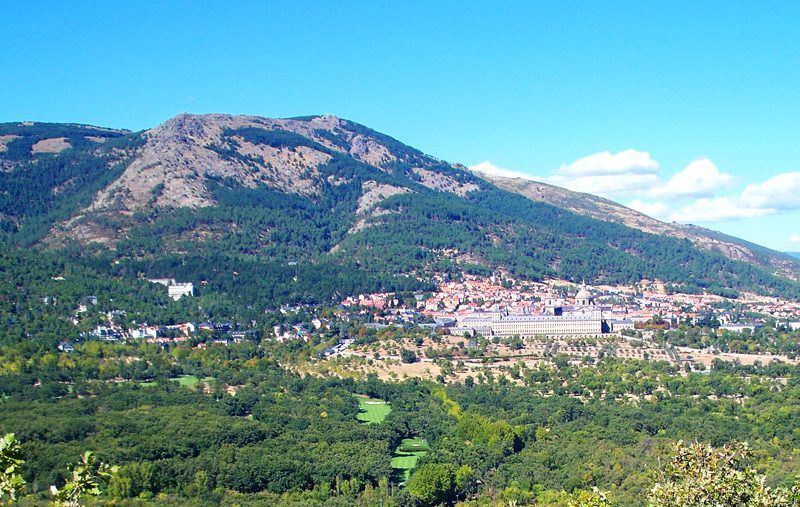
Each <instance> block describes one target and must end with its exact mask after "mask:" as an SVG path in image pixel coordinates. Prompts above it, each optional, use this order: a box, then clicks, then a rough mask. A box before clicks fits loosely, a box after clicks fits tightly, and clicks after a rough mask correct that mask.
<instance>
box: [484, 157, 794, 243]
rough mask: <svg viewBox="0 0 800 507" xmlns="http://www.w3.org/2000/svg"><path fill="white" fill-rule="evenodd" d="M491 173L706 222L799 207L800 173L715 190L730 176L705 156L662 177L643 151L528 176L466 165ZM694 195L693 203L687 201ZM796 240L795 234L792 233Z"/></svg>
mask: <svg viewBox="0 0 800 507" xmlns="http://www.w3.org/2000/svg"><path fill="white" fill-rule="evenodd" d="M470 169H472V170H475V171H481V172H484V173H487V174H491V175H497V176H505V177H509V178H525V179H529V180H535V181H542V182H545V183H550V184H552V185H557V186H560V187H564V188H568V189H570V190H574V191H576V192H586V193H589V194H593V195H599V196H603V197H608V198H611V199H618V200H619V199H628V200H629V202H628V206H629V207H630V208H633V209H635V210H637V211H640V212H642V213H644V214H646V215H649V216H652V217H656V218H660V219H666V220H672V221H675V222H693V223H711V222H724V221H732V220H741V219H748V218H754V217H763V216H767V215H773V214H778V213H783V212H787V211H792V210H800V172H786V173H782V174H778V175H776V176H773V177H771V178H769V179H767V180H766V181H764V182H761V183H751V184H749V185H747V186H746V187H745V188H744V189H743V190H742V191H741V192H739V193H738V194H734V195H722V196H721V195H720V193H721V191H723V190H728V189H730V187H731V185H732V184H733V183H734V180H735V178H734V177H733V176H732V175H731V174H728V173H725V172H722V171H721V170H720V169H719V168H718V167H717V166H716V165H715V164H714V162H712V161H711V160H710V159H708V158H700V159H697V160H694V161H692V162H691V163H689V164H688V165H687V166H686V167H684V168H683V169H682V170H681V171H679V172H678V173H676V174H674V175H673V176H672V177H670V178H669V179H667V180H665V179H664V178H662V177H661V176H660V175H659V171H660V168H659V164H658V162H657V161H656V160H654V159H653V158H652V157H651V156H650V154H649V153H648V152H645V151H638V150H634V149H628V150H623V151H620V152H618V153H612V152H610V151H604V152H600V153H595V154H593V155H589V156H587V157H583V158H580V159H578V160H576V161H574V162H572V163H570V164H565V165H562V166H561V167H559V168H558V169H557V170H556V171H554V172H553V173H551V174H550V175H548V176H534V175H530V174H526V173H522V172H518V171H514V170H511V169H505V168H502V167H498V166H496V165H494V164H492V163H491V162H488V161H486V162H481V163H480V164H477V165H474V166H472V167H470ZM692 198H694V199H696V200H694V201H693V202H691V201H689V202H688V204H687V200H689V199H692ZM793 237H796V238H797V239H798V241H797V243H800V234H797V235H794V236H793Z"/></svg>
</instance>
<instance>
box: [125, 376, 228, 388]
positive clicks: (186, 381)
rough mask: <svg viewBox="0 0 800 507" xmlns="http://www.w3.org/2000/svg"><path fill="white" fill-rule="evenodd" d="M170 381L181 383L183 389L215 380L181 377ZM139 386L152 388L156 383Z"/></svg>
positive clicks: (145, 383)
mask: <svg viewBox="0 0 800 507" xmlns="http://www.w3.org/2000/svg"><path fill="white" fill-rule="evenodd" d="M170 380H171V381H172V382H177V383H179V384H180V385H181V386H183V387H194V386H196V385H197V384H198V383H199V382H201V381H202V382H209V381H211V380H213V378H212V377H204V378H202V379H200V378H198V377H197V376H196V375H181V376H179V377H175V378H171V379H170ZM139 385H141V386H143V387H151V386H154V385H156V381H152V382H142V383H141V384H139Z"/></svg>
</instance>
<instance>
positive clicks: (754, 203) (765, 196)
mask: <svg viewBox="0 0 800 507" xmlns="http://www.w3.org/2000/svg"><path fill="white" fill-rule="evenodd" d="M797 209H800V172H788V173H782V174H778V175H776V176H773V177H771V178H769V179H768V180H766V181H765V182H763V183H751V184H750V185H747V186H746V187H745V188H744V190H742V192H741V194H739V195H735V196H729V197H718V198H715V199H707V198H704V199H698V200H697V201H696V202H694V203H693V204H690V205H688V206H685V207H684V208H682V209H681V210H679V211H678V212H676V213H674V214H673V215H672V216H671V217H670V219H672V220H675V221H676V222H722V221H727V220H740V219H743V218H753V217H763V216H767V215H774V214H777V213H781V212H785V211H792V210H797Z"/></svg>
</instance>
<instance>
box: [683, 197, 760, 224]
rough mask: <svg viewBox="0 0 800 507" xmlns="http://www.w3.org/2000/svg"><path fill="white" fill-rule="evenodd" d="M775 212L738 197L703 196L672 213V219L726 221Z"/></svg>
mask: <svg viewBox="0 0 800 507" xmlns="http://www.w3.org/2000/svg"><path fill="white" fill-rule="evenodd" d="M773 213H775V210H774V209H770V208H758V207H752V206H747V205H746V204H743V203H742V202H741V201H740V199H738V198H737V197H717V198H715V199H709V198H702V199H698V200H697V201H695V202H694V203H692V204H690V205H688V206H685V207H683V208H682V209H680V210H679V211H678V212H676V213H674V214H672V215H671V216H670V220H672V221H675V222H724V221H728V220H740V219H742V218H754V217H763V216H766V215H771V214H773Z"/></svg>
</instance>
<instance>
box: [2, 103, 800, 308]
mask: <svg viewBox="0 0 800 507" xmlns="http://www.w3.org/2000/svg"><path fill="white" fill-rule="evenodd" d="M103 133H104V134H103ZM0 136H2V137H0V139H5V140H6V141H4V143H5V144H4V147H5V151H2V152H0V161H1V162H0V163H2V164H3V167H4V168H5V171H4V172H3V173H0V189H2V195H3V198H4V199H5V200H4V201H3V202H2V208H0V211H1V212H2V213H3V216H2V219H3V221H2V224H3V228H4V230H5V231H7V232H6V236H7V241H11V242H13V243H16V244H17V245H32V244H34V245H47V246H49V247H50V248H62V247H67V246H70V245H73V244H76V243H77V244H78V245H84V247H82V248H83V250H84V251H86V250H87V249H86V246H90V245H97V246H92V247H91V249H98V248H99V250H97V251H98V252H99V253H98V254H99V255H101V256H103V257H104V258H109V259H112V261H111V262H110V267H109V270H110V271H112V272H114V273H116V274H119V275H120V276H122V275H124V276H130V275H135V274H139V275H140V276H141V275H142V274H146V275H150V276H156V275H168V276H180V277H183V278H187V279H191V280H203V281H205V282H206V283H208V284H209V286H210V287H213V288H215V289H217V290H219V291H223V292H228V293H231V294H238V295H240V296H241V295H246V297H247V298H248V299H252V298H255V297H262V298H263V297H278V295H284V296H286V295H287V294H293V296H291V297H295V298H297V297H299V298H303V297H304V292H303V289H302V288H299V289H300V290H288V291H287V290H286V287H287V286H291V285H292V283H293V282H292V280H296V279H297V275H296V272H299V271H303V273H304V274H303V276H304V278H303V279H304V280H305V282H304V283H306V284H309V286H313V285H314V283H313V282H312V280H311V278H314V277H315V276H316V278H317V282H320V283H318V284H317V285H318V286H319V287H318V288H319V290H313V291H309V293H308V294H306V296H308V298H311V299H318V298H319V297H320V296H321V295H324V294H326V292H327V293H329V294H330V296H331V297H332V298H334V299H335V298H336V297H337V295H342V292H343V291H344V292H352V291H357V290H364V289H366V288H370V289H378V288H384V289H403V288H414V287H417V288H418V287H420V286H422V285H424V284H425V283H426V282H425V280H426V279H427V277H428V276H429V275H430V274H431V273H433V272H437V273H448V272H452V273H458V272H461V271H468V272H477V273H490V272H492V271H494V270H497V269H502V270H507V271H508V272H510V273H511V274H513V275H515V276H518V277H523V278H528V279H539V278H542V277H545V276H558V277H564V278H567V279H571V280H580V279H583V278H585V279H587V280H592V281H594V282H598V283H599V282H607V283H625V282H632V281H637V280H639V279H640V278H642V277H645V278H661V279H664V280H666V281H669V282H672V283H675V284H681V285H691V286H695V287H705V288H709V289H711V290H714V291H720V290H722V289H723V288H725V287H730V288H733V289H736V290H744V289H754V290H759V291H762V292H770V293H780V294H786V295H792V296H796V295H798V294H800V288H799V287H800V286H798V285H797V284H796V283H793V282H791V281H789V280H786V279H784V278H782V277H778V276H774V275H773V274H772V273H771V272H769V271H768V270H765V269H764V268H763V266H762V265H758V264H759V263H758V262H756V261H755V260H754V259H753V258H748V257H747V256H744V255H742V256H739V257H737V256H734V257H737V258H736V259H731V258H729V257H726V256H725V255H722V254H721V253H719V252H717V251H708V250H706V249H704V248H698V247H697V246H696V245H695V244H693V243H692V241H690V240H689V239H687V238H688V237H687V236H678V235H673V236H676V237H667V236H662V235H658V234H650V233H648V232H644V231H643V230H642V229H645V227H643V226H639V227H637V226H636V224H634V223H630V224H627V225H623V224H621V223H615V222H610V221H608V220H598V219H597V217H596V216H595V215H593V214H591V213H587V212H585V210H584V211H582V210H580V209H575V208H576V205H574V204H571V203H569V202H567V200H566V198H564V199H562V200H561V201H560V202H559V201H558V200H553V202H554V203H555V204H557V206H556V205H552V204H550V203H548V202H542V200H541V199H539V200H531V199H530V198H529V196H524V195H520V194H519V193H518V190H514V191H508V190H505V189H503V188H499V186H500V183H499V182H498V183H497V184H496V183H495V182H490V181H487V180H485V179H482V178H480V177H478V176H477V175H475V174H472V173H471V172H470V171H468V170H466V168H464V167H463V166H460V165H457V164H449V163H446V162H443V161H440V160H437V159H435V158H433V157H429V156H426V155H424V154H423V153H421V152H419V151H418V150H415V149H413V148H411V147H408V146H406V145H404V144H402V143H400V142H398V141H396V140H395V139H392V138H390V137H388V136H385V135H383V134H380V133H378V132H375V131H373V130H370V129H368V128H366V127H364V126H362V125H358V124H356V123H353V122H350V121H347V120H343V119H339V118H336V117H333V116H313V117H304V118H294V119H269V118H261V117H255V116H232V115H222V114H214V115H179V116H177V117H175V118H173V119H171V120H169V121H167V122H166V123H164V124H163V125H160V126H158V127H156V128H154V129H152V130H149V131H146V132H142V133H127V132H123V131H112V130H106V129H98V128H96V127H86V126H75V125H71V126H70V125H66V126H64V125H62V126H58V125H46V124H30V125H22V124H5V125H0ZM100 137H103V140H102V141H98V140H97V139H93V138H100ZM57 138H63V139H60V140H53V139H57ZM34 146H39V147H41V146H46V147H48V149H49V150H50V152H49V153H45V152H42V151H41V150H36V149H34ZM552 192H553V193H554V192H555V190H552ZM567 197H568V196H567ZM594 199H595V201H593V202H594V204H593V205H594V206H596V207H598V208H599V209H602V206H608V204H607V203H605V202H604V201H602V200H599V199H597V198H594ZM587 202H588V201H587ZM587 206H588V205H584V207H587ZM576 211H577V213H576ZM598 213H599V212H598ZM645 219H646V217H644V216H641V218H640V219H639V220H642V221H644V220H645ZM648 220H652V219H648ZM621 221H622V222H624V220H621ZM626 223H627V222H626ZM628 225H631V226H628ZM664 225H667V224H664ZM654 232H661V231H654ZM687 234H688V233H687ZM739 259H742V260H739ZM744 261H748V262H744ZM256 274H258V275H257V276H256ZM240 275H241V276H240ZM309 277H311V278H309ZM254 278H257V279H254ZM264 278H268V279H270V280H271V281H269V280H264ZM265 284H267V285H265ZM279 286H280V288H279ZM286 297H289V296H286Z"/></svg>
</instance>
